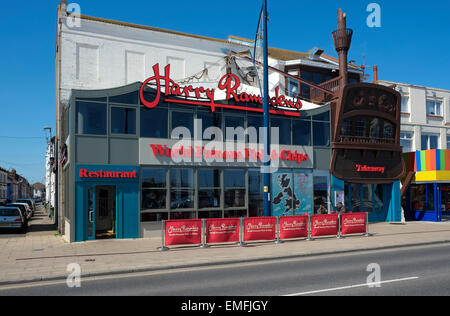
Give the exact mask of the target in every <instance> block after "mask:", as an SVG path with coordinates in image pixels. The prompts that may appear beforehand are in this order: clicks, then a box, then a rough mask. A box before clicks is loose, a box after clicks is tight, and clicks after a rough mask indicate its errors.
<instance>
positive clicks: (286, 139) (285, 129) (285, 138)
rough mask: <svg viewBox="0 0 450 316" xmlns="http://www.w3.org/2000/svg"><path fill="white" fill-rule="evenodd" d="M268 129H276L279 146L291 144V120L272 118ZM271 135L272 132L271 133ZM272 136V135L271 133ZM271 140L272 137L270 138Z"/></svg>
mask: <svg viewBox="0 0 450 316" xmlns="http://www.w3.org/2000/svg"><path fill="white" fill-rule="evenodd" d="M270 127H271V128H273V127H275V128H278V135H279V144H280V145H290V144H291V120H290V119H284V118H278V117H272V118H271V119H270ZM271 133H272V131H271ZM272 135H273V133H272ZM271 138H272V136H271Z"/></svg>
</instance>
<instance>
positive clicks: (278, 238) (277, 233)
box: [275, 216, 284, 244]
mask: <svg viewBox="0 0 450 316" xmlns="http://www.w3.org/2000/svg"><path fill="white" fill-rule="evenodd" d="M275 230H276V231H275V234H276V236H277V239H276V240H275V243H276V244H282V243H284V241H282V240H281V239H280V231H281V228H280V216H277V223H276V228H275Z"/></svg>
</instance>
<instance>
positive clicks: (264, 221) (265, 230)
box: [244, 216, 277, 241]
mask: <svg viewBox="0 0 450 316" xmlns="http://www.w3.org/2000/svg"><path fill="white" fill-rule="evenodd" d="M276 224H277V219H276V217H273V216H272V217H247V218H245V219H244V241H251V240H275V233H276Z"/></svg>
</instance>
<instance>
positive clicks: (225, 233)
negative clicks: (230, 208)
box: [206, 218, 239, 244]
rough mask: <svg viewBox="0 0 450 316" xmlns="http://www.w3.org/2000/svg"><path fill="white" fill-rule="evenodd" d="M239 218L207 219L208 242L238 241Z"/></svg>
mask: <svg viewBox="0 0 450 316" xmlns="http://www.w3.org/2000/svg"><path fill="white" fill-rule="evenodd" d="M238 241H239V218H222V219H207V220H206V243H207V244H212V243H221V242H238Z"/></svg>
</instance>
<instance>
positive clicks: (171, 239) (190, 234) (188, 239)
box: [165, 219, 202, 246]
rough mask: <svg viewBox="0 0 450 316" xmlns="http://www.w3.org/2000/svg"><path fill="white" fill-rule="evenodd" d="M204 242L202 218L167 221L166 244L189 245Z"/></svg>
mask: <svg viewBox="0 0 450 316" xmlns="http://www.w3.org/2000/svg"><path fill="white" fill-rule="evenodd" d="M201 243H202V220H201V219H185V220H169V221H166V236H165V244H166V246H170V245H187V244H201Z"/></svg>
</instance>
